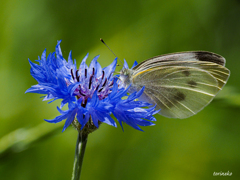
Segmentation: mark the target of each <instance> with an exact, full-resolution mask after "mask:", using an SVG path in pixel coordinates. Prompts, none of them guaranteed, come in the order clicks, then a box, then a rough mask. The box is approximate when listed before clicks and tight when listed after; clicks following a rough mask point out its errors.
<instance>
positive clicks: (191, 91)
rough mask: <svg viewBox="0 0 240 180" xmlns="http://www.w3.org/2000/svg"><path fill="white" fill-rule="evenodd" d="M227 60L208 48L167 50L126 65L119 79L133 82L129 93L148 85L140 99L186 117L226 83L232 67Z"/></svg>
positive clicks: (168, 114)
mask: <svg viewBox="0 0 240 180" xmlns="http://www.w3.org/2000/svg"><path fill="white" fill-rule="evenodd" d="M225 62H226V61H225V58H223V57H222V56H220V55H218V54H215V53H212V52H206V51H190V52H180V53H173V54H166V55H161V56H157V57H153V58H150V59H148V60H145V61H143V62H141V63H140V64H138V65H136V66H135V67H133V68H132V69H128V68H123V69H122V70H121V72H120V77H119V79H120V80H121V81H122V83H123V84H124V86H125V87H128V86H129V85H131V86H130V88H129V90H128V92H129V93H131V92H134V91H139V90H140V89H141V88H142V87H143V86H145V89H144V92H143V94H142V96H141V97H140V98H139V100H144V101H146V102H149V103H151V104H156V108H157V109H161V110H160V111H159V114H161V115H163V116H165V117H169V118H180V119H183V118H188V117H190V116H192V115H194V114H196V113H198V112H199V111H201V110H202V109H203V108H204V107H205V106H207V105H208V104H209V103H210V102H211V101H212V100H213V98H214V97H215V96H216V95H217V93H218V92H219V91H220V90H221V89H222V88H223V86H224V85H225V84H226V82H227V80H228V78H229V75H230V71H229V70H228V69H227V68H226V67H225Z"/></svg>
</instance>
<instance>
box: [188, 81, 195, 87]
mask: <svg viewBox="0 0 240 180" xmlns="http://www.w3.org/2000/svg"><path fill="white" fill-rule="evenodd" d="M187 83H188V85H189V87H191V88H196V87H197V83H196V82H195V81H188V82H187Z"/></svg>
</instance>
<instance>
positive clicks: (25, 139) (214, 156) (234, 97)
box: [0, 0, 240, 180]
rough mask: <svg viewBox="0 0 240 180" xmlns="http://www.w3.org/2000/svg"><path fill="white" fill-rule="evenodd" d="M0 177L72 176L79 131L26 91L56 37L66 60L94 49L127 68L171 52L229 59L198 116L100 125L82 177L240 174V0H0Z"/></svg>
mask: <svg viewBox="0 0 240 180" xmlns="http://www.w3.org/2000/svg"><path fill="white" fill-rule="evenodd" d="M0 4H1V6H0V10H1V11H0V61H1V64H0V83H1V88H0V96H1V99H0V100H1V103H0V179H1V180H33V179H34V180H43V179H51V180H55V179H57V180H66V179H71V173H72V165H73V159H74V151H75V143H76V139H77V132H76V131H75V130H74V129H73V128H72V127H69V128H68V129H67V130H66V131H65V132H64V133H61V129H62V127H63V124H64V122H62V123H59V124H49V123H46V122H44V121H43V119H44V118H45V119H52V118H54V117H55V116H57V115H59V113H58V111H57V110H56V106H57V105H59V101H57V102H54V103H51V104H47V102H42V101H41V99H40V97H41V95H37V94H24V92H25V91H26V90H27V89H28V88H29V87H30V86H31V85H34V84H36V81H35V80H34V79H33V78H32V77H31V75H30V65H29V63H28V58H30V59H31V60H32V61H34V60H35V59H37V57H38V56H40V55H41V53H42V51H43V50H44V49H45V48H47V53H50V52H53V51H55V46H56V43H57V40H60V39H62V40H63V41H62V43H61V48H62V51H63V55H64V57H65V58H67V56H68V53H69V51H70V50H72V51H73V58H74V59H76V60H77V62H78V64H80V62H81V60H82V58H83V57H84V56H85V55H86V53H88V52H89V53H90V58H89V61H88V62H90V59H92V58H93V57H94V56H96V55H98V54H100V55H101V56H100V58H99V62H100V63H101V65H102V66H106V65H108V64H109V63H111V62H112V61H113V59H114V56H113V55H112V54H111V52H110V51H109V50H108V49H107V48H106V47H105V46H104V45H103V44H102V43H101V42H100V41H99V38H103V39H104V40H105V42H106V43H107V44H108V45H109V46H110V47H111V48H112V49H113V51H114V52H115V54H117V55H118V56H119V58H120V59H124V58H125V59H126V60H127V61H128V62H129V64H130V65H131V64H132V63H133V62H134V60H137V61H138V62H141V61H143V60H145V59H148V58H150V57H153V56H156V55H160V54H165V53H172V52H178V51H190V50H207V51H212V52H215V53H218V54H221V55H222V56H224V57H225V58H226V59H227V64H226V66H227V67H228V68H229V69H230V70H231V76H230V79H229V81H228V83H227V85H226V86H225V88H224V89H223V91H221V92H220V93H219V94H218V96H217V97H216V99H215V100H214V101H213V102H212V103H211V104H210V105H209V106H208V107H206V108H205V109H204V110H203V111H201V112H200V113H198V114H197V115H195V116H193V117H191V118H188V119H184V120H177V119H167V118H164V117H162V116H160V115H156V118H157V122H156V125H155V126H153V127H145V128H143V129H144V131H145V132H140V131H137V130H135V129H133V128H131V127H128V126H124V132H122V129H121V127H120V126H119V125H118V127H117V128H114V127H111V126H108V125H105V124H103V125H101V127H100V129H99V130H98V131H96V132H94V133H93V134H91V135H90V136H89V142H88V144H87V149H86V154H85V158H84V164H83V169H82V179H89V180H93V179H98V180H101V179H104V180H112V179H114V180H122V179H125V180H132V179H138V180H145V179H151V180H158V179H164V180H172V179H184V180H188V179H190V180H198V179H199V180H202V179H220V178H222V177H214V176H213V173H214V172H221V171H222V172H228V171H229V172H232V176H231V177H224V179H240V155H239V152H240V138H239V135H240V131H239V129H240V91H239V87H240V83H239V78H240V60H239V58H240V1H237V0H206V1H205V0H195V1H192V0H168V1H166V0H164V1H163V0H162V1H156V0H155V1H154V0H148V1H144V0H135V1H129V0H122V1H116V0H107V1H98V0H92V1H87V0H82V1H77V0H70V1H63V0H59V1H53V0H41V1H32V0H22V1H17V0H1V2H0Z"/></svg>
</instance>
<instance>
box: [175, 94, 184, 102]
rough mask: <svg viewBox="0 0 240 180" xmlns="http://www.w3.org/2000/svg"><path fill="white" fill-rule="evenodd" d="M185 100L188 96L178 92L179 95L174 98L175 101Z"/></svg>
mask: <svg viewBox="0 0 240 180" xmlns="http://www.w3.org/2000/svg"><path fill="white" fill-rule="evenodd" d="M185 98H186V96H185V95H184V94H183V93H181V92H177V94H176V95H175V96H174V99H175V100H177V101H183V100H185Z"/></svg>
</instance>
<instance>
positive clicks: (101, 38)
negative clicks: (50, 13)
mask: <svg viewBox="0 0 240 180" xmlns="http://www.w3.org/2000/svg"><path fill="white" fill-rule="evenodd" d="M100 41H101V42H102V43H103V44H104V45H105V46H107V48H108V49H109V50H110V51H111V52H112V53H113V55H114V56H115V57H116V58H117V59H119V58H118V57H117V56H116V54H115V53H114V52H113V51H112V50H111V49H110V47H109V46H108V45H107V44H106V43H105V42H104V41H103V39H102V38H100ZM119 61H120V62H121V64H122V66H123V62H122V61H121V59H119ZM117 66H119V64H117Z"/></svg>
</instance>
